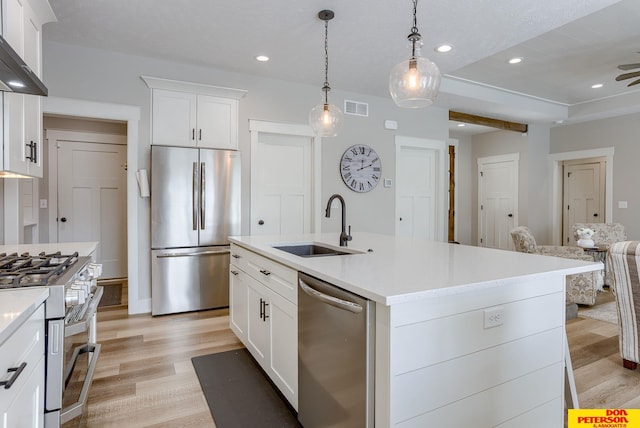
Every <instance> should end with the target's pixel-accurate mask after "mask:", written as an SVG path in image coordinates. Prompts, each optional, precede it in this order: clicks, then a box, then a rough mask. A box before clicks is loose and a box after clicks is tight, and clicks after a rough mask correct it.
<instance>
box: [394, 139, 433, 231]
mask: <svg viewBox="0 0 640 428" xmlns="http://www.w3.org/2000/svg"><path fill="white" fill-rule="evenodd" d="M436 172H437V153H436V152H435V151H434V150H424V149H418V148H413V147H405V148H402V149H401V151H400V157H399V158H398V171H397V192H398V216H399V217H398V235H399V236H406V237H414V238H422V239H435V234H436V230H435V219H434V217H435V198H436Z"/></svg>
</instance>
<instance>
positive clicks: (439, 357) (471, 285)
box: [230, 233, 602, 427]
mask: <svg viewBox="0 0 640 428" xmlns="http://www.w3.org/2000/svg"><path fill="white" fill-rule="evenodd" d="M230 241H231V242H232V268H231V270H232V271H235V272H236V273H237V275H236V274H234V273H233V272H232V278H231V279H232V290H231V328H232V330H234V332H236V334H237V335H238V336H239V337H240V339H241V340H243V342H244V343H245V344H246V345H247V348H248V349H249V350H250V351H251V352H252V354H253V355H254V357H255V356H256V355H258V356H259V357H258V358H256V359H257V360H258V362H260V363H261V364H262V365H263V367H267V369H265V371H266V372H267V374H269V375H270V377H271V378H272V379H273V380H274V383H275V384H276V385H277V386H278V387H279V388H280V389H281V391H283V393H284V395H285V397H287V399H289V401H290V402H291V404H292V405H293V406H294V408H297V385H296V382H297V378H296V377H295V373H297V313H296V308H297V307H296V304H297V292H298V287H297V283H296V279H295V276H296V275H297V272H304V273H306V274H308V275H311V276H313V277H316V278H318V279H320V280H323V281H326V282H328V283H331V284H333V285H335V286H337V287H340V288H343V289H344V290H347V291H350V292H352V293H355V294H358V295H360V296H362V297H365V298H366V299H369V300H372V301H374V302H375V345H374V349H375V351H374V353H375V376H374V377H375V425H376V426H377V427H388V426H401V427H425V426H446V427H458V426H460V427H462V426H474V427H484V426H486V427H490V426H501V427H510V426H513V427H516V426H517V427H537V426H542V425H544V426H550V427H561V426H563V414H564V412H563V406H564V359H565V349H566V348H565V346H566V345H565V334H564V322H565V291H564V290H565V276H566V275H568V274H574V273H581V272H588V271H593V270H598V269H602V264H601V263H590V262H583V261H576V260H568V259H562V258H556V257H547V256H539V255H532V254H523V253H517V252H514V251H502V250H494V249H487V248H478V247H471V246H465V245H456V244H448V243H442V242H436V241H421V240H411V239H403V238H396V237H393V236H386V235H376V234H364V233H363V234H354V237H353V241H351V242H350V243H349V247H348V248H347V251H350V252H353V254H347V255H340V256H326V257H309V258H304V257H300V256H296V255H293V254H290V253H287V252H284V251H281V250H278V249H276V248H274V246H282V245H286V244H299V243H320V244H323V245H332V246H336V247H337V244H338V234H333V233H332V234H310V235H302V236H241V237H231V238H230ZM337 248H339V247H337ZM341 249H343V250H344V247H342V248H341ZM234 258H235V260H236V262H234ZM234 263H235V264H234ZM243 274H247V277H248V279H247V281H248V282H250V286H249V287H248V289H249V290H250V291H251V290H252V289H255V290H259V287H258V285H260V284H264V285H265V286H266V287H264V289H265V290H266V292H265V293H263V295H262V297H260V299H261V300H260V303H261V304H262V302H263V301H265V302H268V303H267V304H266V306H262V305H261V307H260V309H262V311H261V314H260V315H261V317H262V318H263V321H265V322H266V321H267V318H268V319H269V320H270V322H271V324H270V332H269V334H271V335H272V336H273V335H276V336H277V339H274V338H273V337H269V338H268V339H269V340H270V341H271V347H270V348H269V347H267V348H268V349H266V351H265V349H264V348H260V346H258V347H256V346H255V344H256V343H257V342H259V340H255V339H253V338H251V335H250V334H249V333H250V332H251V317H250V316H249V322H248V323H244V324H243V323H242V321H243V317H244V315H245V313H247V312H248V313H249V314H251V312H252V311H253V309H252V305H251V297H250V295H249V297H248V303H247V304H246V305H245V301H246V300H244V299H245V296H244V294H242V293H239V292H238V291H237V290H234V284H233V281H234V275H236V278H237V276H240V279H242V275H243ZM261 275H262V277H261ZM254 279H256V280H258V282H256V281H254ZM251 281H253V282H251ZM234 291H235V296H234ZM249 294H250V293H249ZM267 306H268V308H269V309H268V312H269V313H268V314H267ZM238 311H239V312H238ZM238 313H239V314H240V316H238ZM245 324H246V325H245ZM281 333H282V334H281ZM263 351H264V352H263ZM261 355H262V356H263V358H262V359H263V361H260V356H261ZM291 365H294V366H295V370H293V369H291V368H290V366H291ZM287 370H289V372H287ZM294 372H295V373H294ZM541 421H544V422H543V423H542V425H541Z"/></svg>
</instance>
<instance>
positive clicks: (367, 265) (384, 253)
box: [229, 233, 603, 305]
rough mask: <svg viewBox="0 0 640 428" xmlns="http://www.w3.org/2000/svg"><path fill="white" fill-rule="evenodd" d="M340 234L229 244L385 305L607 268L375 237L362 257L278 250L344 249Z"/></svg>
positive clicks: (363, 240) (365, 239)
mask: <svg viewBox="0 0 640 428" xmlns="http://www.w3.org/2000/svg"><path fill="white" fill-rule="evenodd" d="M338 235H339V233H328V234H307V235H297V236H293V235H252V236H232V237H230V238H229V240H230V241H231V242H232V243H235V244H238V245H240V246H242V247H245V248H247V249H249V250H252V251H254V252H256V253H258V254H261V255H263V256H265V257H268V258H270V259H272V260H275V261H278V262H280V263H282V264H285V265H288V266H290V267H292V268H293V269H296V270H298V271H302V272H305V273H307V274H310V275H312V276H315V277H317V278H320V279H322V280H325V281H327V282H330V283H332V284H334V285H337V286H339V287H342V288H344V289H346V290H349V291H351V292H353V293H356V294H359V295H361V296H363V297H366V298H368V299H370V300H374V301H376V302H378V303H382V304H385V305H393V304H397V303H402V302H408V301H413V300H420V299H425V298H430V297H437V296H441V295H445V294H455V293H462V292H467V291H470V290H471V289H472V288H476V289H478V287H480V288H489V287H495V286H499V285H502V284H504V285H508V284H515V283H516V282H518V279H519V278H522V277H527V278H529V279H533V278H535V277H542V276H545V275H557V274H563V275H568V274H574V273H581V272H589V271H594V270H599V269H603V264H602V263H600V262H597V263H596V262H593V263H591V262H587V261H580V260H571V259H563V258H560V257H550V256H541V255H536V254H524V253H519V252H515V251H505V250H496V249H491V248H480V247H473V246H468V245H459V244H449V243H445V242H439V241H426V240H413V239H407V238H397V237H395V236H390V235H378V234H370V233H354V234H353V240H352V241H351V242H349V246H348V247H347V251H359V252H361V253H359V254H350V255H343V256H325V257H309V258H304V257H299V256H295V255H293V254H289V253H286V252H284V251H281V250H277V249H275V248H273V246H276V245H284V244H295V243H314V242H315V243H321V244H323V245H327V244H328V245H330V246H334V247H336V248H340V247H338ZM342 249H344V247H343V248H342ZM370 249H371V250H373V251H371V252H369V251H368V250H370Z"/></svg>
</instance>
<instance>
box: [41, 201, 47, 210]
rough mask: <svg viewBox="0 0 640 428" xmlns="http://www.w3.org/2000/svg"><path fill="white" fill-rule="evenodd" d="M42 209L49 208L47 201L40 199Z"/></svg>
mask: <svg viewBox="0 0 640 428" xmlns="http://www.w3.org/2000/svg"><path fill="white" fill-rule="evenodd" d="M40 208H47V200H46V199H40Z"/></svg>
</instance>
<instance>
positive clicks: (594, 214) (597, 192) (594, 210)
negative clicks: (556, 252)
mask: <svg viewBox="0 0 640 428" xmlns="http://www.w3.org/2000/svg"><path fill="white" fill-rule="evenodd" d="M601 169H602V165H601V164H600V163H599V162H593V163H585V164H566V165H565V166H564V210H563V211H564V215H563V219H564V222H563V223H564V224H563V235H564V236H563V239H562V242H563V243H564V244H565V245H575V238H574V236H573V225H574V223H601V222H604V195H603V193H604V174H603V171H601Z"/></svg>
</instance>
